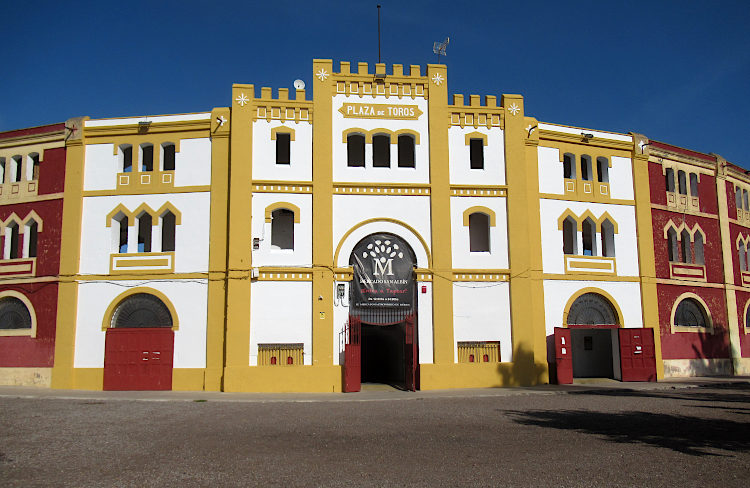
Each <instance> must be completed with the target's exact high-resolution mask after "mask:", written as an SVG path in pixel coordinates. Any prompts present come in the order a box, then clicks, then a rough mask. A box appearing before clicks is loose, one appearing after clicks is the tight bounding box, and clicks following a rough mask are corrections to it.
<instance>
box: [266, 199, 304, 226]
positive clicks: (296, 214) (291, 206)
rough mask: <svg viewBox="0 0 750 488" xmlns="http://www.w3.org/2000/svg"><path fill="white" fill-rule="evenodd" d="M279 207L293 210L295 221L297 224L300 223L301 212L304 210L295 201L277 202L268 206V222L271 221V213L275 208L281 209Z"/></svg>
mask: <svg viewBox="0 0 750 488" xmlns="http://www.w3.org/2000/svg"><path fill="white" fill-rule="evenodd" d="M279 209H284V210H291V211H292V212H293V213H294V223H295V224H299V223H300V214H301V213H302V211H301V210H300V208H299V207H298V206H297V205H295V204H293V203H289V202H275V203H272V204H271V205H269V206H267V207H266V210H265V217H266V222H267V223H270V222H271V220H272V218H271V214H273V212H274V210H279Z"/></svg>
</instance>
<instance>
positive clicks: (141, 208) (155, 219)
mask: <svg viewBox="0 0 750 488" xmlns="http://www.w3.org/2000/svg"><path fill="white" fill-rule="evenodd" d="M141 212H144V213H147V214H148V215H150V216H151V225H152V226H155V225H159V214H157V213H156V212H155V211H154V209H153V208H151V207H149V206H148V204H146V203H142V204H140V205H138V208H136V209H135V210H134V211H133V216H134V217H138V215H140V213H141Z"/></svg>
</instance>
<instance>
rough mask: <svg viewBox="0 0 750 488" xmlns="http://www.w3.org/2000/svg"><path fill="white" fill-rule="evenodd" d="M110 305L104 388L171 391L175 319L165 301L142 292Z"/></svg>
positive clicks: (105, 348) (105, 349)
mask: <svg viewBox="0 0 750 488" xmlns="http://www.w3.org/2000/svg"><path fill="white" fill-rule="evenodd" d="M115 304H116V305H115ZM113 305H114V308H113V307H110V311H111V313H110V314H109V316H110V317H111V318H110V319H109V323H108V328H107V332H106V338H105V346H104V384H103V387H104V389H105V390H171V389H172V364H173V357H174V331H173V330H172V327H173V325H174V321H173V319H172V315H173V314H172V312H171V311H170V309H169V307H168V306H167V304H166V303H165V302H164V301H163V300H162V298H160V297H158V296H156V295H155V294H152V293H147V292H141V293H132V294H129V295H127V296H125V297H122V298H119V299H117V300H115V302H114V304H113ZM105 320H107V319H106V318H105Z"/></svg>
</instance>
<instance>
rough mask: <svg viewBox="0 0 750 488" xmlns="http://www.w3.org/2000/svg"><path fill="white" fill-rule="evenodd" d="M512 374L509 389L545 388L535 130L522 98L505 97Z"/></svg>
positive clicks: (544, 330) (503, 99)
mask: <svg viewBox="0 0 750 488" xmlns="http://www.w3.org/2000/svg"><path fill="white" fill-rule="evenodd" d="M502 107H503V109H504V110H505V165H506V175H507V184H508V237H509V239H508V255H509V256H508V257H509V263H510V316H511V331H512V335H513V370H512V373H513V374H512V376H511V377H510V378H509V381H508V386H512V385H533V384H539V383H546V382H548V371H547V369H548V368H547V345H546V328H545V317H544V287H543V282H542V249H541V242H542V239H541V230H540V229H541V224H540V215H539V165H538V162H537V146H538V136H537V133H538V130H536V129H535V130H533V131H532V130H531V129H532V128H534V127H535V126H536V121H535V120H534V119H532V118H528V117H524V100H523V97H522V96H521V95H503V97H502Z"/></svg>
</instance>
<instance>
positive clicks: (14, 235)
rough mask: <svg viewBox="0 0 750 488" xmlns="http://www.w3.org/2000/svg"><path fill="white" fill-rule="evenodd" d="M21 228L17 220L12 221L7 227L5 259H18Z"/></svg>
mask: <svg viewBox="0 0 750 488" xmlns="http://www.w3.org/2000/svg"><path fill="white" fill-rule="evenodd" d="M19 231H20V229H19V228H18V224H17V223H16V222H11V223H10V224H8V226H7V227H6V228H5V259H16V258H18V257H19V252H18V241H19V236H20V232H19Z"/></svg>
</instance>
